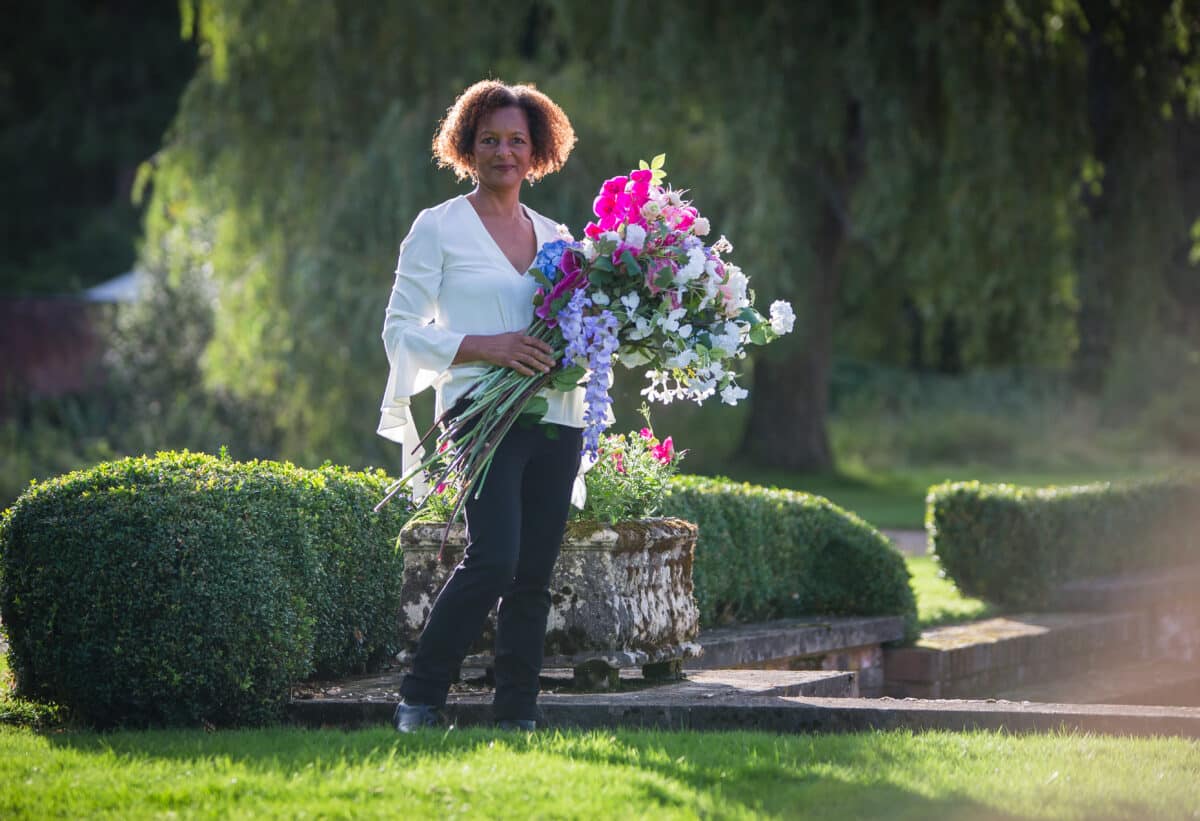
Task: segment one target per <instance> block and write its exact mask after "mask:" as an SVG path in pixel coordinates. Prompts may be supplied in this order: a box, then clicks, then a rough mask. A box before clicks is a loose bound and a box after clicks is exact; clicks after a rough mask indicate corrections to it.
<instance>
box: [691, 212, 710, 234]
mask: <svg viewBox="0 0 1200 821" xmlns="http://www.w3.org/2000/svg"><path fill="white" fill-rule="evenodd" d="M711 230H712V226H710V225H709V224H708V218H707V217H696V221H695V222H693V223H692V233H693V234H695V235H696V236H698V237H703V236H707V235H708V232H709V231H711Z"/></svg>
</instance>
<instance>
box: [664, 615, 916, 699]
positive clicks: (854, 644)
mask: <svg viewBox="0 0 1200 821" xmlns="http://www.w3.org/2000/svg"><path fill="white" fill-rule="evenodd" d="M902 638H904V621H903V619H901V618H899V617H896V616H876V617H871V616H865V617H863V616H859V617H848V618H843V617H839V618H823V619H815V618H807V619H778V620H775V621H768V622H757V623H755V624H744V625H737V626H733V627H718V628H713V629H709V630H705V631H703V632H702V633H701V634H700V636H699V638H697V640H696V641H697V643H698V644H699V645H700V646H701V647H702V648H703V653H702V655H700V656H699V657H698V658H691V659H686V660H685V661H684V668H685V669H732V668H747V667H753V668H758V669H798V670H850V671H854V672H855V673H857V674H858V688H859V691H860V692H861V694H862V695H864V696H872V695H879V694H880V693H881V692H882V688H883V666H882V664H883V651H882V645H883V644H884V643H885V642H891V641H898V640H900V639H902Z"/></svg>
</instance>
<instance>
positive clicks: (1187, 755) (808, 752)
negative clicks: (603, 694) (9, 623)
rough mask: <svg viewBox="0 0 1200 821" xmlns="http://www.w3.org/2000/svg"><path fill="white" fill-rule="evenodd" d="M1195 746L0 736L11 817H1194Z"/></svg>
mask: <svg viewBox="0 0 1200 821" xmlns="http://www.w3.org/2000/svg"><path fill="white" fill-rule="evenodd" d="M1198 812H1200V744H1198V743H1197V742H1195V741H1188V740H1182V739H1130V738H1105V737H1094V736H1081V735H1028V736H1011V735H1004V734H995V733H964V734H956V733H940V732H939V733H927V734H912V733H910V732H907V731H898V732H881V733H867V734H856V735H839V736H830V735H818V736H773V735H768V734H763V733H729V734H708V733H685V732H676V733H660V732H640V731H639V732H634V731H628V732H627V731H621V732H565V733H558V732H542V733H538V734H535V735H513V734H504V733H500V732H497V731H488V730H459V731H451V732H447V733H443V732H432V733H429V734H425V735H420V736H418V737H412V736H400V735H398V734H396V733H395V732H394V731H392V730H391V729H390V728H379V729H371V730H362V731H355V732H341V731H335V730H301V729H291V728H289V729H270V730H255V731H249V730H246V731H227V732H217V733H204V732H201V731H149V732H120V733H112V734H107V735H100V734H93V733H67V734H61V735H39V734H35V733H33V732H30V731H28V730H19V729H13V728H0V817H4V818H41V817H47V816H66V817H77V818H78V817H90V818H116V817H120V818H145V817H195V816H206V817H207V816H232V817H251V816H252V817H256V818H257V817H262V818H277V817H282V818H305V817H307V818H317V817H320V818H350V817H353V818H372V817H389V818H395V817H412V818H442V817H481V818H521V819H524V818H532V817H538V818H552V817H558V818H589V819H590V818H630V817H654V818H696V817H717V818H770V817H805V818H839V819H840V818H889V819H893V818H913V819H918V818H919V819H928V818H953V819H984V818H987V819H995V818H1015V817H1028V818H1097V817H1141V818H1190V817H1196V814H1197V813H1198Z"/></svg>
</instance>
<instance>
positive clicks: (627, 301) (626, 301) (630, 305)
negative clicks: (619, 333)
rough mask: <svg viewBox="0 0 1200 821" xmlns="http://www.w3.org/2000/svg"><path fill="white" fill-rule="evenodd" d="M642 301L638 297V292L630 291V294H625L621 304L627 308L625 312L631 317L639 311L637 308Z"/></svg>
mask: <svg viewBox="0 0 1200 821" xmlns="http://www.w3.org/2000/svg"><path fill="white" fill-rule="evenodd" d="M641 301H642V299H641V297H639V296H638V295H637V291H630V292H629V293H627V294H625V296H623V297H621V304H622V305H624V306H625V310H626V311H628V312H629V313H630V315H632V314H633V312H634V311H636V310H637V306H638V304H639V303H640V302H641Z"/></svg>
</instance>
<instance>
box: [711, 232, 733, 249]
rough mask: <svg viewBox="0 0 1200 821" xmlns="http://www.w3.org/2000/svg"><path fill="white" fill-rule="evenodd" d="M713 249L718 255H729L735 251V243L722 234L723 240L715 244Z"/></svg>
mask: <svg viewBox="0 0 1200 821" xmlns="http://www.w3.org/2000/svg"><path fill="white" fill-rule="evenodd" d="M712 249H713V251H715V252H717V253H718V254H728V253H731V252H732V251H733V243H732V242H730V241H729V240H727V239H725V235H724V234H722V235H721V238H720V239H719V240H717V241H716V242H714V243H713V247H712Z"/></svg>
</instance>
